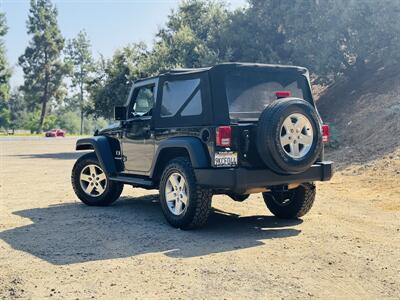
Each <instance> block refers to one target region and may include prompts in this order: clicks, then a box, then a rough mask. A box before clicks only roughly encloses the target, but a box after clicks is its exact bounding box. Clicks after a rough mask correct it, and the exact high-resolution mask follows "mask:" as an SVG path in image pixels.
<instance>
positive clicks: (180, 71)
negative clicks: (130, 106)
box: [136, 62, 308, 82]
mask: <svg viewBox="0 0 400 300" xmlns="http://www.w3.org/2000/svg"><path fill="white" fill-rule="evenodd" d="M232 67H254V68H265V69H273V70H279V69H281V70H291V71H297V72H300V73H307V72H308V70H307V69H306V68H303V67H298V66H291V65H278V64H258V63H241V62H228V63H221V64H217V65H214V66H211V67H202V68H179V69H172V70H169V71H167V72H165V73H161V74H159V76H161V75H181V74H194V73H202V72H207V71H211V70H214V69H228V68H232ZM156 77H158V76H152V77H148V78H141V79H139V80H137V81H136V82H139V81H143V80H147V79H152V78H156Z"/></svg>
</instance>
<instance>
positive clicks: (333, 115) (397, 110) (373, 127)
mask: <svg viewBox="0 0 400 300" xmlns="http://www.w3.org/2000/svg"><path fill="white" fill-rule="evenodd" d="M399 67H400V66H398V67H397V68H395V67H393V68H391V69H390V70H389V69H387V68H386V69H385V68H378V69H377V70H376V71H374V72H371V71H368V72H363V73H362V74H359V75H357V76H353V77H352V79H350V80H348V81H346V82H339V83H337V84H336V85H335V86H333V87H331V88H329V89H328V90H327V91H326V93H324V94H323V95H322V96H321V97H320V99H319V101H318V109H319V111H320V113H321V115H322V117H323V119H324V121H325V122H327V123H329V124H330V125H331V131H332V137H333V145H332V146H333V147H334V148H335V150H334V151H332V150H328V156H330V157H331V158H333V159H334V160H335V161H336V162H338V163H339V166H345V165H349V164H364V165H365V164H367V165H368V163H371V162H372V161H375V160H376V159H380V158H382V159H383V160H386V161H387V162H388V163H389V168H390V166H391V162H392V161H393V160H395V159H398V158H399V154H400V151H399V148H400V134H399V132H400V75H399V73H398V71H397V70H398V69H399ZM392 171H395V172H397V170H396V169H393V170H392Z"/></svg>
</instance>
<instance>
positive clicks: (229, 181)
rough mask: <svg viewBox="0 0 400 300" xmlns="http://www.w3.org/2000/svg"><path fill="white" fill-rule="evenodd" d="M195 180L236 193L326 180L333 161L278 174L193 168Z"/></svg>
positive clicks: (330, 175) (328, 178)
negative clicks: (299, 170)
mask: <svg viewBox="0 0 400 300" xmlns="http://www.w3.org/2000/svg"><path fill="white" fill-rule="evenodd" d="M195 174H196V178H197V182H198V183H199V184H200V185H202V186H205V187H208V188H213V189H218V190H227V191H231V192H234V193H238V194H246V193H251V192H252V191H254V190H257V189H262V188H268V187H272V186H277V185H288V184H294V183H302V182H310V181H328V180H330V179H331V177H332V175H333V163H332V162H330V161H325V162H319V163H317V164H315V165H312V166H311V167H310V168H309V169H308V170H307V171H305V172H304V173H300V174H295V175H279V174H277V173H275V172H273V171H271V170H268V169H264V170H250V169H245V168H229V169H195Z"/></svg>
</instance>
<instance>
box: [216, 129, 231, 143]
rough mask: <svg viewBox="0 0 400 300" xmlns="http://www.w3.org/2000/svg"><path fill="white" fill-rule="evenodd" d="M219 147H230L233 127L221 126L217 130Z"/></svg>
mask: <svg viewBox="0 0 400 300" xmlns="http://www.w3.org/2000/svg"><path fill="white" fill-rule="evenodd" d="M216 143H217V146H221V147H230V146H231V143H232V128H231V126H220V127H217V130H216Z"/></svg>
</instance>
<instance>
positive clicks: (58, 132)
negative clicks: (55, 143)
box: [45, 129, 66, 137]
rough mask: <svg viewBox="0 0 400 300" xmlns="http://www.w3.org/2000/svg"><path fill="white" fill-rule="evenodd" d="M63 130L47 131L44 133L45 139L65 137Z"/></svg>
mask: <svg viewBox="0 0 400 300" xmlns="http://www.w3.org/2000/svg"><path fill="white" fill-rule="evenodd" d="M65 133H66V132H65V130H62V129H52V130H49V131H47V132H46V133H45V136H46V137H58V136H62V137H65Z"/></svg>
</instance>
